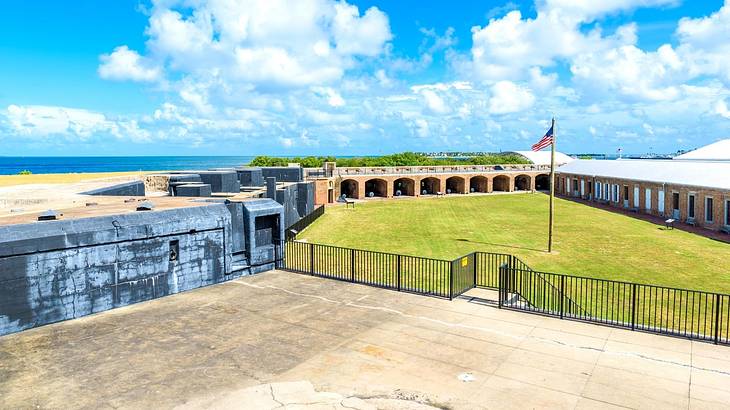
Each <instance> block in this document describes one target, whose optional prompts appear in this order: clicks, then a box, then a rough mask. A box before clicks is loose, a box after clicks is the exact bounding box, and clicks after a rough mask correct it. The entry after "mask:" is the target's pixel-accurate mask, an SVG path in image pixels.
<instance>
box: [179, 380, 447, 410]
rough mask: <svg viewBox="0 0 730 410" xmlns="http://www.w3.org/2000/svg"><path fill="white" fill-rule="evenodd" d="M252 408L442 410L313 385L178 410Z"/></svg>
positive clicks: (247, 391) (258, 389)
mask: <svg viewBox="0 0 730 410" xmlns="http://www.w3.org/2000/svg"><path fill="white" fill-rule="evenodd" d="M243 407H246V408H251V409H260V410H275V409H333V410H344V409H352V410H378V409H382V410H438V408H436V407H433V406H430V405H427V404H423V403H419V402H417V401H413V400H406V399H402V398H397V397H366V398H360V397H354V396H348V397H345V396H343V395H341V394H338V393H331V392H321V391H316V390H315V388H314V386H313V385H312V383H310V382H307V381H300V382H281V383H267V384H260V385H257V386H253V387H247V388H244V389H241V390H237V391H234V392H231V393H227V394H224V395H222V396H215V395H211V396H209V397H202V398H198V399H196V400H193V401H191V402H188V403H185V404H183V405H180V406H177V407H176V408H175V409H176V410H197V409H231V408H243Z"/></svg>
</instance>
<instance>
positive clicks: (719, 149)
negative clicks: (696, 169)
mask: <svg viewBox="0 0 730 410" xmlns="http://www.w3.org/2000/svg"><path fill="white" fill-rule="evenodd" d="M674 159H675V160H683V161H687V160H692V161H730V139H726V140H720V141H717V142H714V143H712V144H710V145H705V146H704V147H702V148H698V149H696V150H694V151H690V152H688V153H686V154H682V155H677V156H676V157H674Z"/></svg>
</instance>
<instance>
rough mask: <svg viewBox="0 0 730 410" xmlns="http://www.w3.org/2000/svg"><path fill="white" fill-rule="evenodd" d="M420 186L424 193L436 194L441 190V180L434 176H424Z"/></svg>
mask: <svg viewBox="0 0 730 410" xmlns="http://www.w3.org/2000/svg"><path fill="white" fill-rule="evenodd" d="M420 188H421V194H422V195H434V194H436V193H437V192H441V181H440V180H439V179H438V178H433V177H428V178H423V179H422V180H421V187H420Z"/></svg>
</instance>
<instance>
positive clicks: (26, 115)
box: [4, 105, 149, 141]
mask: <svg viewBox="0 0 730 410" xmlns="http://www.w3.org/2000/svg"><path fill="white" fill-rule="evenodd" d="M4 114H5V118H6V120H7V123H8V124H9V127H10V129H11V130H12V131H13V132H14V133H16V134H18V135H23V136H26V137H31V138H46V137H53V136H70V137H75V138H79V139H82V140H84V139H88V138H90V137H92V136H94V135H97V134H103V135H111V136H114V137H117V138H127V139H130V140H134V141H143V140H146V139H147V138H148V137H149V133H148V132H147V131H145V130H143V129H141V128H140V126H139V124H138V122H137V121H136V120H120V121H116V120H110V119H108V118H107V117H106V116H105V115H104V114H100V113H97V112H93V111H89V110H84V109H78V108H68V107H56V106H42V105H31V106H18V105H10V106H8V107H7V109H6V110H5V112H4Z"/></svg>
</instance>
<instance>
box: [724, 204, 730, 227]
mask: <svg viewBox="0 0 730 410" xmlns="http://www.w3.org/2000/svg"><path fill="white" fill-rule="evenodd" d="M725 225H727V226H730V199H726V200H725Z"/></svg>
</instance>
